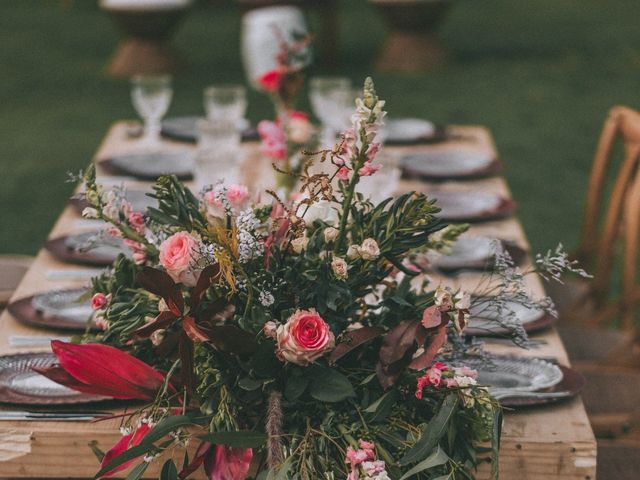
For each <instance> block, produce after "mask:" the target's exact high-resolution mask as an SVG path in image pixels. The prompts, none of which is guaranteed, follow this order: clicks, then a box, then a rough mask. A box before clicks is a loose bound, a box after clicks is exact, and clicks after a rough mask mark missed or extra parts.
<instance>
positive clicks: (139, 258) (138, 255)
mask: <svg viewBox="0 0 640 480" xmlns="http://www.w3.org/2000/svg"><path fill="white" fill-rule="evenodd" d="M132 258H133V263H135V264H136V265H144V264H145V262H146V261H147V254H146V253H144V252H133V255H132Z"/></svg>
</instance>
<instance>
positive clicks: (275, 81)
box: [258, 67, 283, 93]
mask: <svg viewBox="0 0 640 480" xmlns="http://www.w3.org/2000/svg"><path fill="white" fill-rule="evenodd" d="M282 77H283V72H282V69H281V68H279V67H278V68H274V69H273V70H269V71H268V72H265V73H263V74H262V75H261V76H260V77H259V78H258V84H259V85H260V86H261V87H262V88H263V89H264V90H265V91H267V92H270V93H274V92H277V91H278V89H279V88H280V84H281V83H282Z"/></svg>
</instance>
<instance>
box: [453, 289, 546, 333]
mask: <svg viewBox="0 0 640 480" xmlns="http://www.w3.org/2000/svg"><path fill="white" fill-rule="evenodd" d="M487 298H488V297H487ZM501 305H502V308H501V309H500V308H499V307H498V306H497V305H496V303H495V302H494V301H493V299H491V300H487V301H480V302H479V301H478V298H475V299H473V300H472V302H471V308H470V312H469V324H468V326H467V328H466V329H465V330H464V333H465V335H473V336H496V335H498V336H500V335H504V334H507V333H509V332H510V328H509V327H510V326H511V325H517V324H521V325H522V327H523V328H524V329H525V331H527V332H535V331H539V330H543V329H545V328H548V327H549V326H551V325H553V323H554V322H555V320H556V319H555V317H553V316H552V315H550V314H549V313H547V312H546V311H544V310H543V309H539V308H528V307H526V306H524V305H522V304H521V303H519V302H515V301H511V300H507V301H504V302H503V303H502V304H501Z"/></svg>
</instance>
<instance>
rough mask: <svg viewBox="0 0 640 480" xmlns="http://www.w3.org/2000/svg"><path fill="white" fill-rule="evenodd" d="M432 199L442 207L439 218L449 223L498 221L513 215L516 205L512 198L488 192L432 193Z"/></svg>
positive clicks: (428, 193) (430, 193)
mask: <svg viewBox="0 0 640 480" xmlns="http://www.w3.org/2000/svg"><path fill="white" fill-rule="evenodd" d="M427 195H428V196H429V197H430V198H435V199H436V206H438V207H440V209H441V210H440V212H439V213H437V214H436V216H437V217H439V218H442V219H443V220H446V221H449V222H481V221H488V220H496V219H500V218H505V217H508V216H509V215H512V214H513V213H514V212H515V210H516V203H515V202H514V201H513V200H511V199H510V198H505V197H502V196H500V195H496V194H494V193H488V192H479V191H471V192H458V191H448V190H447V191H431V192H427Z"/></svg>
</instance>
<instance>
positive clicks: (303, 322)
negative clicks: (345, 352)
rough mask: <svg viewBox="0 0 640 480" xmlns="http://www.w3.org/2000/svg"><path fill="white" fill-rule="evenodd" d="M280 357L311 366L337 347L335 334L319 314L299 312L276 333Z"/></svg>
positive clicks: (309, 311) (313, 311)
mask: <svg viewBox="0 0 640 480" xmlns="http://www.w3.org/2000/svg"><path fill="white" fill-rule="evenodd" d="M276 340H277V342H278V357H279V358H280V359H281V360H285V361H287V362H291V363H295V364H297V365H303V366H306V365H309V364H310V363H312V362H314V361H316V360H317V359H318V358H320V357H321V356H322V355H324V354H325V353H327V352H328V351H329V350H332V349H333V347H334V346H335V337H334V335H333V332H332V331H331V329H330V328H329V325H327V322H325V321H324V320H323V319H322V317H320V315H318V313H317V312H316V311H315V310H313V309H311V310H297V311H296V312H295V313H294V314H293V315H291V317H289V319H288V320H287V323H285V324H284V325H280V326H279V327H278V330H277V332H276Z"/></svg>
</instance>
